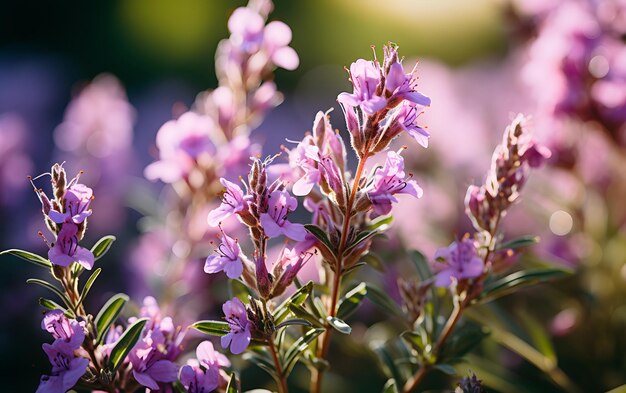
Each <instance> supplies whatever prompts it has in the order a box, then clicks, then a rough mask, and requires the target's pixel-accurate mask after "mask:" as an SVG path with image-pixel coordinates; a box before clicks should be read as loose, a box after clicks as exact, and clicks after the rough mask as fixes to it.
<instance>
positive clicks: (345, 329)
mask: <svg viewBox="0 0 626 393" xmlns="http://www.w3.org/2000/svg"><path fill="white" fill-rule="evenodd" d="M326 320H327V321H328V323H329V324H330V326H332V327H334V328H335V330H337V331H338V332H339V333H343V334H350V333H351V332H352V328H351V327H350V325H348V324H347V323H345V322H344V321H343V320H342V319H339V318H337V317H331V316H328V317H326Z"/></svg>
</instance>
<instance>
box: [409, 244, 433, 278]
mask: <svg viewBox="0 0 626 393" xmlns="http://www.w3.org/2000/svg"><path fill="white" fill-rule="evenodd" d="M411 262H413V266H415V270H417V274H418V275H419V277H420V279H421V280H422V281H426V280H428V279H430V278H431V277H432V276H433V273H432V271H431V270H430V265H429V264H428V260H427V259H426V257H425V256H424V254H422V253H421V252H419V251H417V250H414V251H412V252H411Z"/></svg>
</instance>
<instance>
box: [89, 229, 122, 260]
mask: <svg viewBox="0 0 626 393" xmlns="http://www.w3.org/2000/svg"><path fill="white" fill-rule="evenodd" d="M115 239H116V238H115V236H112V235H108V236H104V237H103V238H101V239H100V240H98V241H97V242H96V244H95V245H94V246H93V247H91V253H92V254H93V256H94V258H95V260H96V261H97V260H98V259H100V258H102V257H103V256H104V254H106V253H107V252H108V251H109V249H110V248H111V245H112V244H113V242H114V241H115Z"/></svg>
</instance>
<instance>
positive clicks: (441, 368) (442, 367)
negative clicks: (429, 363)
mask: <svg viewBox="0 0 626 393" xmlns="http://www.w3.org/2000/svg"><path fill="white" fill-rule="evenodd" d="M433 368H434V369H437V370H439V371H441V372H443V373H445V374H448V375H456V370H455V369H454V367H452V366H451V365H449V364H444V363H441V364H436V365H434V366H433Z"/></svg>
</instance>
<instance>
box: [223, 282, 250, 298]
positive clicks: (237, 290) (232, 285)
mask: <svg viewBox="0 0 626 393" xmlns="http://www.w3.org/2000/svg"><path fill="white" fill-rule="evenodd" d="M228 290H229V292H228V297H229V298H231V299H232V298H234V297H236V298H239V300H241V301H242V302H243V301H247V299H248V296H250V295H252V289H251V288H250V287H249V286H247V285H246V284H244V283H243V282H241V281H239V280H228Z"/></svg>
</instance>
